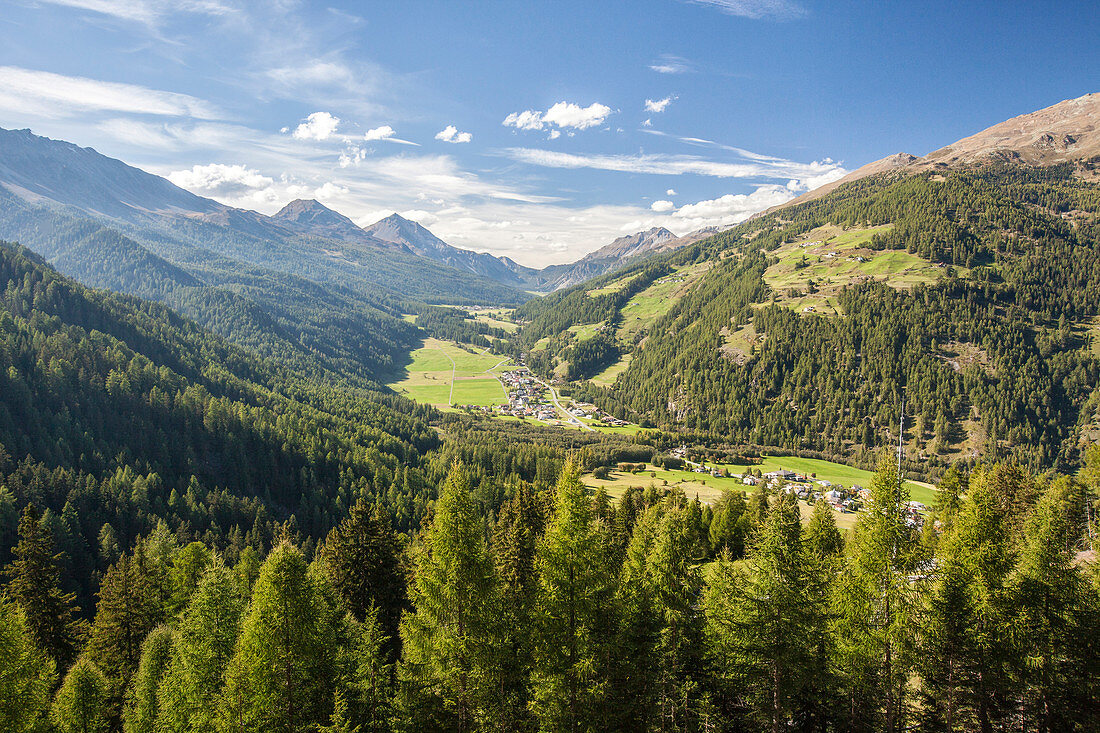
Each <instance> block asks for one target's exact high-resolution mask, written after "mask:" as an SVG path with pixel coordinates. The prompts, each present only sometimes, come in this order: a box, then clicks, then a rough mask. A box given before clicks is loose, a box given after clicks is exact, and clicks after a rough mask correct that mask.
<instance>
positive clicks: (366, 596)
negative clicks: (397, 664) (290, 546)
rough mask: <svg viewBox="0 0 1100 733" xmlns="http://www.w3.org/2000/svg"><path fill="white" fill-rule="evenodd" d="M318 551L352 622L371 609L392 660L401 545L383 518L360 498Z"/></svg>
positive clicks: (402, 598) (401, 588) (401, 600)
mask: <svg viewBox="0 0 1100 733" xmlns="http://www.w3.org/2000/svg"><path fill="white" fill-rule="evenodd" d="M320 555H321V559H322V562H323V564H324V568H325V573H326V574H327V575H328V578H329V582H331V583H332V586H333V587H334V588H335V589H336V591H337V592H338V593H339V594H340V596H341V597H342V598H343V600H344V604H345V606H346V607H347V609H348V611H350V612H351V615H352V616H354V617H355V619H356V620H357V621H359V622H363V621H364V620H366V619H367V617H368V616H370V615H371V609H372V608H374V609H376V613H375V615H376V616H377V619H378V622H379V623H381V624H382V633H383V634H385V636H386V637H387V639H388V641H387V644H386V653H387V656H388V657H389V661H391V662H392V661H395V660H396V658H397V654H398V651H399V649H400V644H399V642H400V638H399V635H398V624H399V623H400V621H401V611H402V609H403V608H404V607H405V604H406V595H405V577H404V573H403V572H402V567H401V557H400V555H401V547H400V543H399V542H398V540H397V537H396V535H395V534H394V532H393V529H392V528H391V526H390V521H389V518H388V517H387V516H385V515H384V514H383V513H382V512H381V510H379V509H376V508H372V507H370V506H369V505H368V504H367V503H366V502H365V501H363V500H362V499H360V500H359V501H357V502H356V503H355V506H354V507H352V509H351V513H350V515H349V516H348V518H347V519H345V520H344V521H343V522H342V523H341V524H340V526H338V527H336V528H335V529H333V530H332V531H331V532H329V535H328V539H326V540H325V544H324V548H323V549H322V551H321V553H320Z"/></svg>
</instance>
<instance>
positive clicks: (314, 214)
mask: <svg viewBox="0 0 1100 733" xmlns="http://www.w3.org/2000/svg"><path fill="white" fill-rule="evenodd" d="M271 218H273V219H277V220H279V221H281V222H283V223H284V224H286V225H287V226H290V227H292V228H294V229H297V230H298V231H300V232H302V233H303V234H311V235H313V236H320V237H325V238H326V239H335V240H341V241H353V242H357V243H360V244H363V245H366V246H369V247H376V248H378V249H382V250H394V249H396V250H401V251H406V252H407V251H408V249H407V248H404V247H400V246H395V245H394V244H393V243H391V242H387V241H383V240H381V239H376V238H374V237H372V236H371V235H370V234H368V233H367V232H366V231H364V230H363V229H362V228H360V227H358V226H356V224H355V222H353V221H352V220H351V219H349V218H348V217H346V216H344V215H343V214H340V213H337V212H335V211H333V210H332V209H330V208H328V207H327V206H325V205H324V204H322V203H320V202H318V201H314V200H312V199H295V200H294V201H291V202H290V203H289V204H287V205H286V206H284V207H283V208H282V209H280V210H279V211H278V212H277V213H276V214H275V215H274V216H273V217H271Z"/></svg>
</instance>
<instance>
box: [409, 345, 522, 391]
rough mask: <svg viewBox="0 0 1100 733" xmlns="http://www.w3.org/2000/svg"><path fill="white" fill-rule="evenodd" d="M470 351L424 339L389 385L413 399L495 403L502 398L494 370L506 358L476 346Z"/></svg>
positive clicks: (502, 366) (502, 367)
mask: <svg viewBox="0 0 1100 733" xmlns="http://www.w3.org/2000/svg"><path fill="white" fill-rule="evenodd" d="M472 350H473V351H474V353H471V351H468V350H467V349H466V348H463V347H461V346H459V345H458V344H455V343H451V342H448V341H440V340H439V339H433V338H429V339H425V340H424V343H423V344H422V345H421V347H420V348H419V349H417V350H416V351H414V352H412V363H411V364H409V366H408V367H406V369H405V372H404V374H402V375H401V378H400V379H398V380H397V381H395V382H392V383H391V384H390V385H389V386H390V387H392V388H393V389H394V390H395V391H397V392H399V393H400V394H403V395H405V396H406V397H408V398H410V399H413V400H416V401H417V402H420V403H423V404H428V405H435V406H437V407H449V406H450V405H499V404H503V403H504V402H505V394H504V388H503V387H502V386H501V384H500V381H499V380H498V379H497V378H496V376H495V375H496V374H498V373H499V372H501V371H504V370H506V369H508V368H509V364H510V362H509V361H508V360H507V359H505V360H503V361H502V360H501V357H500V356H497V355H496V354H487V353H484V352H483V351H481V350H479V349H472Z"/></svg>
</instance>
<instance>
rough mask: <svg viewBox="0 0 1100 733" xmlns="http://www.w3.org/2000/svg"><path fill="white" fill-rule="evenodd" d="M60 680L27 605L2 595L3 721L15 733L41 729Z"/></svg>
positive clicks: (0, 664) (0, 683)
mask: <svg viewBox="0 0 1100 733" xmlns="http://www.w3.org/2000/svg"><path fill="white" fill-rule="evenodd" d="M56 679H57V673H56V671H55V666H54V662H53V660H52V659H50V657H49V655H47V654H46V652H44V651H43V650H42V649H40V648H38V646H37V645H36V644H35V640H34V636H33V635H32V634H31V630H30V624H28V623H27V616H26V612H25V611H24V610H23V608H22V607H21V606H20V605H19V604H17V603H15V602H13V601H11V600H10V599H8V598H7V597H6V596H3V595H0V722H2V723H3V729H4V730H9V731H12V732H13V733H33V732H34V731H38V730H41V728H42V724H43V723H44V721H45V718H46V714H47V713H48V712H49V706H50V692H51V691H52V690H53V686H54V684H55V681H56Z"/></svg>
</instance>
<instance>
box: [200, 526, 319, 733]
mask: <svg viewBox="0 0 1100 733" xmlns="http://www.w3.org/2000/svg"><path fill="white" fill-rule="evenodd" d="M316 583H317V578H316V577H315V576H313V575H312V574H311V573H310V572H309V568H308V566H307V565H306V561H305V558H303V557H302V553H301V552H300V551H299V550H298V549H297V548H295V547H293V546H292V545H290V544H289V543H287V542H284V543H282V544H281V545H279V546H278V547H276V548H275V549H274V550H273V551H272V552H271V554H270V555H269V556H268V558H267V559H266V560H265V561H264V564H263V567H262V568H261V569H260V577H259V579H258V580H257V581H256V586H255V588H254V589H253V591H252V602H251V604H250V606H249V609H248V614H247V616H246V617H245V619H244V622H243V625H242V627H241V634H240V637H239V639H238V640H237V645H236V648H235V651H234V654H233V657H232V659H230V661H229V664H228V666H227V668H226V681H225V688H224V691H223V693H222V696H221V704H220V706H219V710H218V720H217V725H218V729H219V730H221V731H235V732H242V733H243V731H264V732H268V731H270V732H271V733H274V732H275V731H280V732H284V731H291V732H297V731H306V730H309V729H310V728H311V727H312V726H314V725H317V724H320V723H325V722H327V721H328V720H329V716H330V715H331V709H332V705H333V700H334V691H335V690H336V689H337V684H336V683H337V653H338V646H337V637H336V634H335V632H334V630H333V629H331V628H326V626H327V624H326V623H325V622H326V621H327V620H330V619H331V614H330V613H329V612H328V611H327V610H326V609H325V608H323V605H322V604H323V599H322V598H320V594H319V592H318V589H317V586H316ZM215 586H217V587H218V588H219V593H213V590H214V587H215ZM221 588H222V581H221V580H220V579H218V580H216V581H212V585H211V591H212V593H211V601H212V602H213V601H215V600H218V603H213V606H215V607H217V606H220V605H221V604H222V603H225V600H224V597H223V596H220V589H221ZM196 623H197V624H199V623H201V622H200V620H199V617H198V616H196ZM223 631H224V629H223ZM226 633H227V632H226ZM218 646H219V648H220V640H219V642H218ZM210 651H211V652H216V651H217V650H216V649H214V648H211V649H210ZM207 658H208V659H214V658H215V657H214V656H213V655H211V656H209V657H207Z"/></svg>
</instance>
